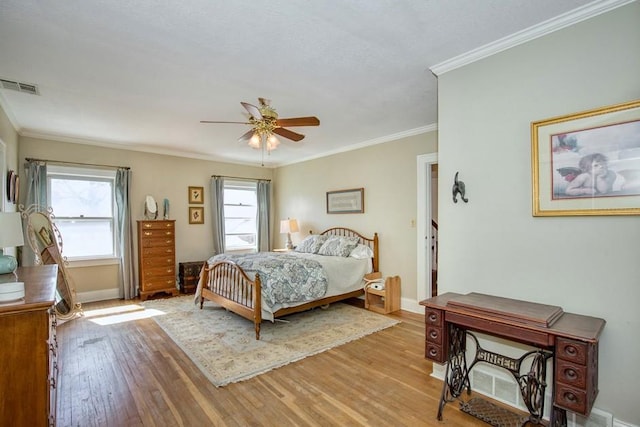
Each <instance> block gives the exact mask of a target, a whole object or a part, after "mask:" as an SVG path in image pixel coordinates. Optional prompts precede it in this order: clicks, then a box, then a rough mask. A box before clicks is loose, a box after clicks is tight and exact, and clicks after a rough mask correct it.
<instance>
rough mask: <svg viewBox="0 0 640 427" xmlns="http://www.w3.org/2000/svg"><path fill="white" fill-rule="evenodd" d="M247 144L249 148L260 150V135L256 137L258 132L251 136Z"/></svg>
mask: <svg viewBox="0 0 640 427" xmlns="http://www.w3.org/2000/svg"><path fill="white" fill-rule="evenodd" d="M248 144H249V147H251V148H260V135H258V132H255V133H254V134H253V136H252V137H251V139H250V140H249V143H248Z"/></svg>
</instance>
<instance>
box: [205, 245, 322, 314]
mask: <svg viewBox="0 0 640 427" xmlns="http://www.w3.org/2000/svg"><path fill="white" fill-rule="evenodd" d="M218 261H233V262H235V263H236V264H238V265H239V266H240V267H241V268H242V269H243V270H244V271H245V273H247V275H249V276H250V277H252V276H253V275H254V274H255V273H259V274H260V280H261V282H262V298H263V300H266V302H267V303H268V304H269V305H270V306H272V307H273V306H275V305H276V304H283V303H296V302H305V301H312V300H314V299H318V298H320V297H322V296H324V295H325V294H326V292H327V274H326V273H325V271H324V269H323V268H322V265H320V263H319V262H318V261H314V260H311V259H306V258H300V257H297V256H295V255H290V254H283V253H273V252H258V253H251V254H241V255H230V254H220V255H216V256H214V257H212V258H211V259H209V261H208V262H209V264H213V263H215V262H218Z"/></svg>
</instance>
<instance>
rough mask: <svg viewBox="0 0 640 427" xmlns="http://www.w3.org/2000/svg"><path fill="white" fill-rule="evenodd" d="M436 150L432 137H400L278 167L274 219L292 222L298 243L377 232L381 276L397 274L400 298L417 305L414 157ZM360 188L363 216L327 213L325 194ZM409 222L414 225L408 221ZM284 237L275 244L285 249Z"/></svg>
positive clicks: (430, 135) (435, 134) (430, 133)
mask: <svg viewBox="0 0 640 427" xmlns="http://www.w3.org/2000/svg"><path fill="white" fill-rule="evenodd" d="M436 151H437V133H436V132H429V133H426V134H422V135H416V136H411V137H407V138H402V139H399V140H397V141H392V142H387V143H384V144H379V145H374V146H370V147H367V148H362V149H359V150H354V151H349V152H346V153H341V154H336V155H333V156H328V157H323V158H320V159H316V160H310V161H307V162H302V163H297V164H294V165H289V166H285V167H281V168H278V169H277V170H276V173H275V176H274V182H275V188H276V191H275V212H276V218H278V219H286V218H287V217H290V218H296V219H297V220H298V222H299V225H300V229H301V232H300V233H297V234H294V235H292V240H293V243H294V244H296V243H299V242H300V241H301V240H302V239H303V238H304V236H305V235H306V234H308V232H309V230H313V231H314V232H319V231H322V230H324V229H327V228H330V227H336V226H344V227H349V228H352V229H354V230H356V231H358V232H360V233H361V234H363V235H365V236H372V235H373V233H376V232H377V233H378V236H379V239H380V271H381V272H382V273H383V274H384V275H385V276H395V275H399V276H400V278H401V281H402V297H403V298H406V299H409V300H412V301H413V302H414V303H415V300H416V274H417V273H416V272H417V265H416V262H417V259H416V245H417V240H416V239H417V234H416V227H415V222H416V221H417V218H416V212H417V205H416V203H417V201H416V194H417V188H416V187H417V185H416V182H417V176H416V173H417V172H416V170H417V168H416V157H417V156H418V155H420V154H428V153H434V152H436ZM361 187H362V188H364V204H365V212H364V213H363V214H327V213H326V193H327V191H332V190H345V189H350V188H361ZM412 221H413V222H412ZM284 241H285V237H284V236H280V241H279V244H280V245H282V246H284Z"/></svg>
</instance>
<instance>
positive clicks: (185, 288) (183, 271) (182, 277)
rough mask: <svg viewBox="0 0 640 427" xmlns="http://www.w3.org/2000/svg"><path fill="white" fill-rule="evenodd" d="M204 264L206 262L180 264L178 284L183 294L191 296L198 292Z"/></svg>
mask: <svg viewBox="0 0 640 427" xmlns="http://www.w3.org/2000/svg"><path fill="white" fill-rule="evenodd" d="M204 263H205V262H204V261H189V262H181V263H178V283H179V284H180V292H181V293H183V294H190V293H193V292H195V291H196V287H197V286H198V280H199V279H200V271H201V270H202V266H203V265H204Z"/></svg>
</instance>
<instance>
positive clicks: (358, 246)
mask: <svg viewBox="0 0 640 427" xmlns="http://www.w3.org/2000/svg"><path fill="white" fill-rule="evenodd" d="M378 263H379V259H378V234H377V233H374V235H373V237H372V238H367V237H364V236H363V235H361V234H359V233H358V232H356V231H354V230H351V229H349V228H343V227H334V228H330V229H328V230H325V231H323V232H322V233H320V234H317V235H316V234H312V233H311V234H310V235H309V236H307V237H306V238H305V239H304V240H303V242H301V243H300V245H298V247H296V249H295V250H293V251H289V252H260V253H257V254H255V253H254V254H243V255H229V254H220V255H216V256H214V257H211V258H210V259H209V260H207V261H206V262H205V263H204V265H203V268H202V272H201V274H200V280H199V282H198V287H197V289H196V296H195V301H196V303H199V304H200V308H201V309H202V307H203V305H204V302H205V301H206V300H208V301H213V302H215V303H217V304H219V305H221V306H222V307H224V308H226V309H227V310H229V311H232V312H234V313H236V314H238V315H240V316H242V317H244V318H246V319H249V320H251V321H253V323H254V326H255V334H256V340H259V339H260V324H261V323H262V321H263V320H271V321H275V319H276V318H279V317H282V316H286V315H288V314H292V313H297V312H300V311H305V310H309V309H311V308H314V307H320V306H326V305H328V304H331V303H334V302H337V301H341V300H345V299H348V298H352V297H358V296H360V295H362V294H363V293H364V291H363V284H364V282H363V279H364V276H365V275H366V274H369V273H375V272H378ZM318 265H319V266H320V269H318Z"/></svg>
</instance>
